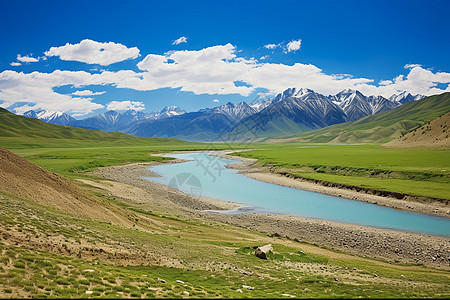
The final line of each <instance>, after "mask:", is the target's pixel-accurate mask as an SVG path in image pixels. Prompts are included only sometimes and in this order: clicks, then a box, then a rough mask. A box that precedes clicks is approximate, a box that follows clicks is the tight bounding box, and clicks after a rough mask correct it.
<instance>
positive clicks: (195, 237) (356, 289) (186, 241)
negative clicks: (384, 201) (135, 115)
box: [0, 160, 450, 298]
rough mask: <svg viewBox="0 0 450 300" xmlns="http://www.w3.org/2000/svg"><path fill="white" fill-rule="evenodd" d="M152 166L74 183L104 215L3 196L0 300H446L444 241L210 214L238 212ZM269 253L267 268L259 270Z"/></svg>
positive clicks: (97, 173)
mask: <svg viewBox="0 0 450 300" xmlns="http://www.w3.org/2000/svg"><path fill="white" fill-rule="evenodd" d="M176 162H178V161H177V160H173V161H167V162H166V163H176ZM155 164H157V162H150V163H134V164H128V165H121V166H109V167H103V168H98V169H95V170H94V171H92V172H90V174H89V175H88V174H83V176H80V177H81V178H79V179H78V180H77V182H78V185H79V186H80V187H82V188H83V190H84V191H85V192H86V193H87V195H91V196H92V197H94V196H95V199H94V198H92V199H91V200H92V201H91V202H89V203H90V204H91V205H93V204H95V205H97V206H99V205H100V206H99V207H103V208H104V209H107V210H108V211H107V213H102V211H100V210H98V211H96V212H84V214H79V213H78V214H75V213H71V209H74V208H72V207H70V206H67V207H66V206H64V205H65V204H64V203H63V202H61V201H60V202H54V203H53V202H49V203H41V202H36V201H33V199H24V198H20V197H19V196H17V195H12V194H8V193H6V192H0V204H1V208H2V209H1V210H0V298H10V297H39V298H49V297H50V298H75V297H76V298H78V297H79V298H87V297H89V298H90V297H107V298H121V297H125V298H142V297H147V298H152V297H157V298H162V297H166V298H188V297H194V298H201V297H205V298H218V297H224V298H243V297H249V298H252V297H253V298H290V297H298V298H319V297H322V298H323V297H326V298H333V297H346V298H356V297H364V298H368V297H374V298H392V297H399V298H411V297H433V298H436V297H442V298H448V297H449V296H450V289H449V286H450V285H449V283H450V273H449V269H450V266H449V261H448V258H449V257H450V248H449V238H445V237H438V236H431V235H423V234H414V233H405V232H399V231H393V230H384V229H376V228H370V227H364V226H357V225H350V224H342V223H337V222H330V221H323V220H316V219H307V218H299V217H290V216H283V215H271V214H238V215H225V214H221V213H212V212H207V211H206V210H229V209H237V208H238V206H237V205H236V204H234V203H231V202H221V201H217V200H213V199H205V198H198V197H193V196H191V195H187V194H184V193H182V192H180V191H178V190H176V189H173V188H170V187H167V186H165V185H161V184H158V183H155V182H152V181H149V180H146V179H144V178H143V176H148V177H149V176H156V174H154V173H153V172H151V171H149V170H148V169H146V167H147V166H150V165H155ZM24 184H26V183H24ZM79 196H80V197H79V198H80V201H81V200H82V199H81V194H80V195H79ZM76 199H78V198H76ZM56 200H57V199H56ZM56 200H55V201H56ZM97 206H92V207H97ZM93 210H94V208H93ZM75 211H77V212H81V211H83V209H81V210H75ZM269 243H270V244H272V245H273V247H274V253H273V254H272V255H271V256H269V258H270V259H268V260H262V259H259V258H257V257H256V256H255V255H254V251H255V249H254V247H255V246H262V245H265V244H269Z"/></svg>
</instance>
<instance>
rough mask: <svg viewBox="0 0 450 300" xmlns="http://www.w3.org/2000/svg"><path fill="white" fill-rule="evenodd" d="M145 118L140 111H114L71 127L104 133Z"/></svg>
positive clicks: (121, 128)
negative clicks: (97, 130)
mask: <svg viewBox="0 0 450 300" xmlns="http://www.w3.org/2000/svg"><path fill="white" fill-rule="evenodd" d="M146 118H148V116H147V114H146V113H144V112H140V111H135V110H127V111H126V112H123V113H121V112H118V111H115V110H109V111H107V112H105V113H102V114H98V115H96V116H93V117H89V118H86V119H83V120H78V121H76V122H75V123H73V124H72V126H76V127H82V128H90V129H101V130H104V131H120V130H123V129H125V128H126V127H128V126H129V125H130V124H131V123H133V122H136V121H139V120H142V119H146Z"/></svg>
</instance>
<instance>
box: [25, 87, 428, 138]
mask: <svg viewBox="0 0 450 300" xmlns="http://www.w3.org/2000/svg"><path fill="white" fill-rule="evenodd" d="M422 98H424V96H422V95H415V96H413V95H411V94H410V93H407V92H403V93H401V94H397V95H392V96H391V97H389V99H387V98H384V97H382V96H365V95H363V94H362V93H360V92H359V91H356V90H351V89H347V90H343V91H341V92H339V93H337V94H336V95H330V96H325V95H322V94H319V93H316V92H314V91H312V90H309V89H296V88H289V89H287V90H285V91H284V92H282V93H280V94H278V95H276V96H275V97H274V98H272V99H267V100H259V101H255V102H252V103H250V104H247V103H246V102H241V103H238V104H234V103H231V102H229V103H227V104H224V105H220V106H217V107H213V108H205V109H201V110H199V111H197V112H186V111H185V110H183V109H181V108H179V107H177V106H167V107H165V108H164V109H162V110H160V111H157V112H152V113H145V112H142V111H135V110H128V111H125V112H118V111H112V110H111V111H107V112H105V113H102V114H99V115H96V116H93V117H89V118H86V119H83V120H76V119H74V118H72V117H70V116H69V115H67V114H65V113H63V112H49V111H38V112H35V111H28V112H26V113H25V114H24V116H26V117H31V118H37V119H40V120H42V121H44V122H47V123H52V124H58V125H70V126H74V127H81V128H88V129H101V130H104V131H108V132H112V131H120V132H124V133H129V134H132V135H135V136H140V137H163V138H168V137H175V138H179V139H183V140H187V141H213V140H218V141H236V140H248V139H255V138H262V137H276V136H283V135H289V134H296V133H300V132H306V131H311V130H314V129H319V128H323V127H327V126H330V125H333V124H339V123H345V122H349V121H356V120H359V119H361V118H363V117H366V116H371V115H375V114H378V113H380V112H385V111H388V110H391V109H394V108H396V107H398V106H401V105H403V104H405V103H408V102H411V101H415V100H419V99H422Z"/></svg>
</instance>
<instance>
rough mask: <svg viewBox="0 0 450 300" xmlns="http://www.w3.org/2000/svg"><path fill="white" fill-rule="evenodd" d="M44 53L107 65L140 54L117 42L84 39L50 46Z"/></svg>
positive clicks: (135, 48)
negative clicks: (76, 42) (74, 42)
mask: <svg viewBox="0 0 450 300" xmlns="http://www.w3.org/2000/svg"><path fill="white" fill-rule="evenodd" d="M45 55H46V56H59V58H60V59H62V60H69V61H79V62H84V63H87V64H99V65H102V66H108V65H110V64H113V63H116V62H120V61H124V60H127V59H134V58H137V57H138V56H139V55H140V54H139V49H138V48H137V47H133V48H127V47H126V46H125V45H122V44H119V43H114V42H109V43H99V42H96V41H92V40H88V39H86V40H82V41H81V42H80V43H78V44H74V45H72V44H69V43H67V44H66V45H64V46H61V47H51V48H50V50H48V51H46V52H45Z"/></svg>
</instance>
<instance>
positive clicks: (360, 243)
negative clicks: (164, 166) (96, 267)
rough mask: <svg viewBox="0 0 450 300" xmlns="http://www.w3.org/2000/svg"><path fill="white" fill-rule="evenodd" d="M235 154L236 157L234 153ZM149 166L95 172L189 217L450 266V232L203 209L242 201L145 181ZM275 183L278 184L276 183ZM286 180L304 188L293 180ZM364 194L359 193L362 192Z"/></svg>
mask: <svg viewBox="0 0 450 300" xmlns="http://www.w3.org/2000/svg"><path fill="white" fill-rule="evenodd" d="M232 158H233V159H236V158H235V157H232ZM242 160H245V159H242ZM176 162H180V160H173V161H170V163H176ZM150 165H152V164H151V163H150V164H130V165H124V166H113V167H106V168H99V169H97V170H95V171H94V172H93V175H95V176H98V177H101V178H104V179H107V180H110V181H114V182H119V183H122V185H120V187H119V188H117V189H116V191H114V189H113V188H111V191H112V193H113V194H114V192H117V194H121V195H123V194H124V192H126V191H124V185H123V184H125V186H129V188H130V190H131V189H136V188H138V189H139V190H142V191H144V192H145V193H130V195H128V197H130V198H133V200H134V201H138V202H145V203H148V204H149V205H151V206H153V207H154V208H155V209H157V210H159V211H167V212H171V213H173V212H176V213H177V214H182V215H184V216H185V217H187V218H189V217H195V218H199V217H200V218H206V219H214V220H217V221H222V222H225V223H228V224H233V225H236V226H239V227H242V228H246V229H252V230H256V231H259V232H263V233H266V234H269V235H274V236H282V237H287V238H289V239H292V240H297V241H303V242H308V243H312V244H317V245H319V246H325V247H328V248H332V249H336V250H341V251H345V252H348V253H352V254H355V255H359V256H367V257H373V258H378V259H382V260H385V261H388V262H399V263H413V264H423V265H427V266H433V267H438V268H443V269H450V238H448V237H440V236H433V235H426V234H418V233H408V232H401V231H394V230H388V229H381V228H372V227H367V226H360V225H353V224H345V223H339V222H332V221H325V220H318V219H310V218H301V217H294V216H286V215H276V214H257V213H242V214H233V215H227V214H222V213H213V212H205V210H230V209H237V208H238V207H239V205H237V204H235V203H232V202H222V201H218V200H214V199H207V198H201V197H194V196H191V195H188V194H185V193H182V192H180V191H178V190H176V189H174V188H170V187H167V186H165V185H162V184H159V183H155V182H152V181H150V180H147V179H145V178H143V177H151V176H158V175H157V174H155V173H153V172H151V171H149V170H148V169H147V168H146V167H148V166H150ZM233 167H235V168H240V170H241V172H242V173H243V174H245V175H247V176H250V177H252V178H255V179H259V180H264V179H265V180H264V181H268V182H270V181H269V179H267V178H269V177H271V176H269V177H267V176H261V177H258V176H259V175H255V174H258V172H257V171H256V170H252V169H251V162H250V161H247V162H245V163H244V164H237V165H235V166H233ZM262 174H263V173H262ZM269 175H270V174H269ZM274 175H276V174H274ZM277 176H279V175H277ZM286 179H290V178H286ZM270 180H272V179H270ZM291 180H294V179H291ZM271 183H276V184H280V183H278V182H271ZM285 184H286V185H288V184H290V185H288V186H293V187H298V188H302V187H300V186H297V185H295V184H294V183H292V182H289V183H285ZM285 184H283V185H285ZM304 189H307V188H304ZM310 190H311V189H310ZM344 192H345V191H341V195H342V196H343V197H347V194H344ZM327 193H328V192H327ZM362 196H363V195H358V197H362ZM369 196H373V195H369ZM376 197H379V196H376ZM350 199H351V198H350ZM358 200H360V199H358ZM370 201H371V200H370ZM416 211H417V210H416Z"/></svg>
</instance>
